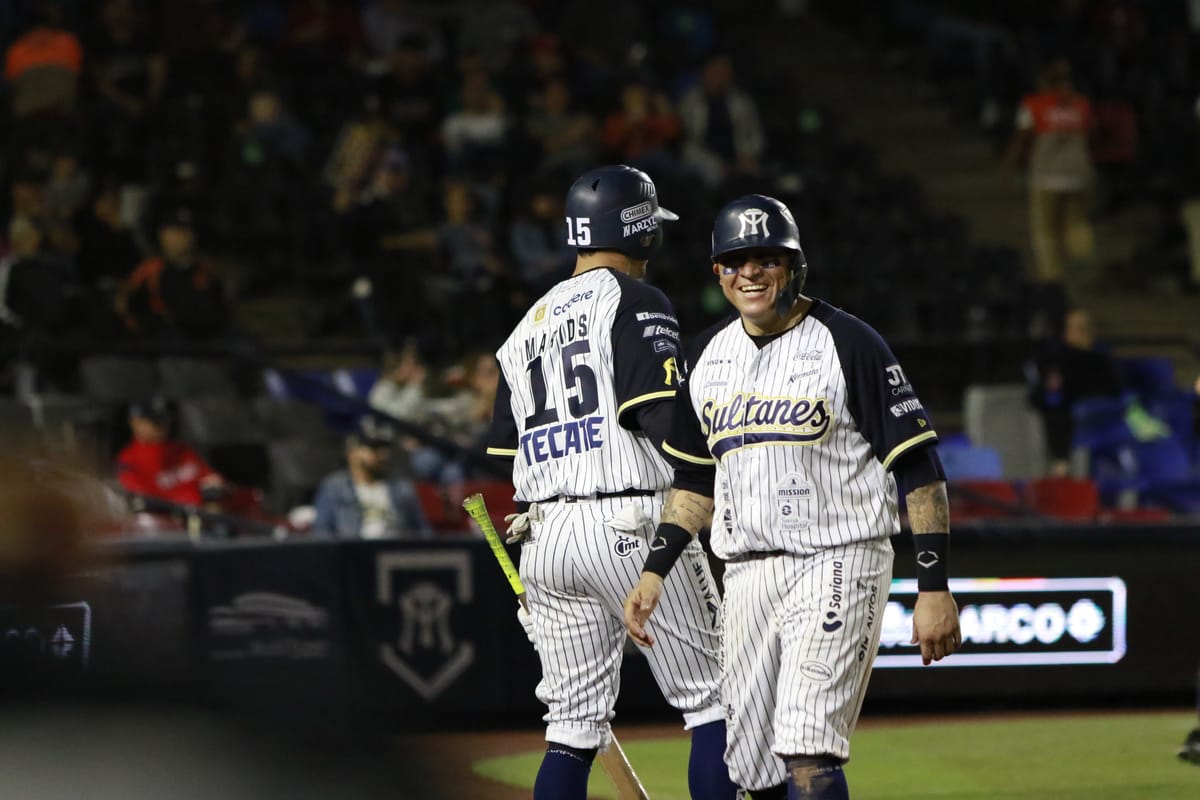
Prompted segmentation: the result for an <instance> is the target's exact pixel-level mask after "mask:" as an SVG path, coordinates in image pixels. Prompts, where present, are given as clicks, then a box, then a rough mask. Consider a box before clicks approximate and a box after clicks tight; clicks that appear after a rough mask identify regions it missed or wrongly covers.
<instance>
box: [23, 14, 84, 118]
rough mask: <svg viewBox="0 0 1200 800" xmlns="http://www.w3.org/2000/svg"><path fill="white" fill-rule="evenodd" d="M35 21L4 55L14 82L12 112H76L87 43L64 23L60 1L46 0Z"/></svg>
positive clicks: (25, 114) (66, 113) (27, 115)
mask: <svg viewBox="0 0 1200 800" xmlns="http://www.w3.org/2000/svg"><path fill="white" fill-rule="evenodd" d="M35 17H36V18H37V19H38V24H36V25H34V26H33V27H32V28H30V29H29V30H28V31H26V32H25V33H24V34H23V35H21V36H20V37H18V38H17V40H16V41H14V42H13V43H12V44H11V45H10V46H9V48H8V51H7V52H6V53H5V57H4V77H5V79H6V80H7V81H8V83H9V85H10V94H11V98H12V112H13V116H14V117H16V118H17V119H22V118H25V117H29V116H31V115H32V114H37V113H44V112H50V113H55V114H58V115H60V116H66V115H69V114H71V113H72V112H74V110H75V103H76V98H77V96H78V90H79V87H78V83H79V74H80V72H81V71H82V69H83V47H82V46H81V45H80V43H79V38H78V37H77V36H75V34H74V33H72V32H71V31H69V30H67V29H66V28H65V27H64V26H63V24H62V17H63V13H62V9H61V8H60V7H59V5H58V4H57V3H54V2H50V0H42V2H39V3H38V4H37V6H36V12H35Z"/></svg>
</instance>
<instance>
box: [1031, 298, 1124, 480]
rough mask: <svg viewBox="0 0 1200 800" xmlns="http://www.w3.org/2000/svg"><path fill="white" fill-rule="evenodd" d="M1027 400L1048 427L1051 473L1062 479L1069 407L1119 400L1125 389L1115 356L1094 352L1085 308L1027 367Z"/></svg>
mask: <svg viewBox="0 0 1200 800" xmlns="http://www.w3.org/2000/svg"><path fill="white" fill-rule="evenodd" d="M1028 378H1029V382H1030V401H1031V403H1032V404H1033V406H1034V407H1035V408H1037V409H1038V410H1039V411H1040V412H1041V414H1042V419H1043V421H1044V423H1045V426H1046V444H1047V448H1048V449H1049V451H1050V458H1051V467H1050V469H1051V473H1052V474H1054V475H1066V474H1067V473H1068V471H1069V467H1070V461H1069V459H1070V455H1071V437H1072V434H1073V430H1074V425H1073V421H1072V416H1071V415H1072V407H1073V406H1074V405H1075V403H1077V402H1079V401H1080V400H1086V399H1088V398H1091V397H1120V396H1121V393H1122V390H1123V387H1122V385H1121V378H1120V375H1119V373H1118V372H1117V365H1116V362H1115V361H1114V359H1113V357H1112V356H1111V355H1110V354H1109V353H1106V352H1104V351H1103V350H1100V349H1097V347H1096V337H1095V334H1094V332H1093V329H1092V317H1091V314H1089V313H1088V311H1087V310H1086V309H1082V308H1074V309H1071V310H1070V311H1069V312H1067V315H1066V319H1065V321H1064V323H1063V331H1062V338H1061V340H1051V341H1050V342H1049V344H1048V346H1047V348H1046V350H1045V352H1044V353H1042V355H1041V356H1039V357H1038V358H1037V360H1036V362H1034V363H1033V364H1031V365H1030V367H1029V374H1028Z"/></svg>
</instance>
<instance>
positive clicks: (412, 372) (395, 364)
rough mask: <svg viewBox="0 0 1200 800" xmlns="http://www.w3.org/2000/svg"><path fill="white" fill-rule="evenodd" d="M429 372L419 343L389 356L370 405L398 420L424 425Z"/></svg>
mask: <svg viewBox="0 0 1200 800" xmlns="http://www.w3.org/2000/svg"><path fill="white" fill-rule="evenodd" d="M428 378H429V369H428V368H427V367H426V365H425V362H424V361H422V360H421V353H420V350H419V349H418V347H417V343H416V341H415V340H412V339H410V340H409V341H407V342H405V344H404V346H403V347H401V348H400V349H399V350H397V351H394V352H391V353H388V354H387V356H386V357H385V358H384V361H383V370H382V371H381V372H380V375H379V380H378V381H376V382H375V385H374V386H372V387H371V392H370V394H368V395H367V404H368V405H370V406H371V408H373V409H375V410H376V411H381V412H383V413H384V414H387V415H388V416H390V417H394V418H395V419H399V420H404V421H405V422H412V423H414V424H420V423H421V422H423V421H424V418H425V411H426V409H425V401H426V394H425V383H426V381H427V380H428Z"/></svg>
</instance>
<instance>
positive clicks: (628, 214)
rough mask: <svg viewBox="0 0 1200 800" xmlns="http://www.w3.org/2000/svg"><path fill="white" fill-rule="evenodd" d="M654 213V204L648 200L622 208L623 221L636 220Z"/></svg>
mask: <svg viewBox="0 0 1200 800" xmlns="http://www.w3.org/2000/svg"><path fill="white" fill-rule="evenodd" d="M653 213H654V204H653V203H651V202H650V201H648V200H647V201H646V202H645V203H642V204H641V205H636V206H630V207H629V208H623V209H621V222H635V221H636V220H639V219H641V218H642V217H648V216H650V215H651V214H653Z"/></svg>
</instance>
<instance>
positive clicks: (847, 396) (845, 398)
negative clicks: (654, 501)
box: [664, 300, 937, 559]
mask: <svg viewBox="0 0 1200 800" xmlns="http://www.w3.org/2000/svg"><path fill="white" fill-rule="evenodd" d="M760 341H766V343H765V344H764V345H763V346H762V347H759V343H758V342H756V341H755V339H753V338H751V337H750V336H749V335H748V334H747V333H746V332H745V330H744V329H743V327H742V324H741V322H740V321H739V320H733V321H731V322H729V323H727V324H722V325H717V326H714V328H711V329H709V330H708V331H706V332H705V334H703V335H702V336H701V337H699V338H698V339H697V341H696V342H695V345H694V347H693V348H692V354H690V355H689V358H688V365H687V375H686V380H685V381H684V382H683V383H682V385H681V388H680V396H679V398H678V401H677V403H676V407H675V420H674V423H673V425H672V430H671V434H670V436H669V437H668V439H667V442H666V445H665V448H664V449H665V450H666V451H667V452H668V453H669V454H671V455H672V456H673V457H676V458H679V459H682V460H684V461H690V462H693V463H699V464H712V463H714V462H715V464H716V473H717V479H716V486H715V491H714V513H713V525H712V548H713V551H714V552H715V553H716V554H717V555H718V556H720V557H721V558H723V559H729V558H735V557H737V556H740V555H744V554H746V553H752V552H764V551H767V552H769V551H786V552H789V553H795V554H797V555H808V554H812V553H815V552H818V551H819V550H821V549H822V548H826V547H831V546H835V545H842V544H847V543H850V542H862V541H867V540H871V539H879V538H883V537H887V536H890V535H891V534H893V533H897V532H899V530H900V520H899V511H898V507H897V498H896V482H895V479H894V478H893V477H892V475H891V473H890V471H889V468H890V467H891V466H892V465H893V464H894V463H895V462H896V460H897V459H898V458H899V457H900V456H902V455H903V454H905V453H907V452H909V451H910V450H912V449H913V448H915V447H919V446H921V445H923V444H925V443H927V442H935V441H936V440H937V434H936V433H935V432H934V429H933V424H932V422H931V421H930V418H929V415H928V414H927V413H926V411H925V409H924V407H923V406H922V405H921V401H920V400H919V399H918V397H917V395H916V394H915V392H914V390H913V388H912V385H911V384H910V383H909V382H908V379H907V378H906V377H905V375H904V370H903V369H902V368H901V367H900V365H899V364H898V363H897V361H896V358H895V356H893V355H892V353H891V350H890V349H889V348H888V346H887V344H886V343H885V342H884V341H883V339H882V338H880V336H879V334H878V333H876V332H875V331H874V329H872V328H871V327H870V326H869V325H867V324H866V323H864V322H862V321H861V320H859V319H858V318H856V317H854V316H851V315H850V314H847V313H845V312H844V311H842V310H840V309H837V308H834V307H832V306H830V305H828V304H826V303H823V302H821V301H820V300H814V301H813V306H812V308H811V309H810V311H809V313H808V314H807V315H806V316H805V317H804V319H802V320H801V321H800V322H799V323H798V324H797V325H795V326H794V327H792V328H790V329H788V330H787V331H784V332H783V333H781V334H777V335H776V336H774V337H766V338H765V340H760Z"/></svg>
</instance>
